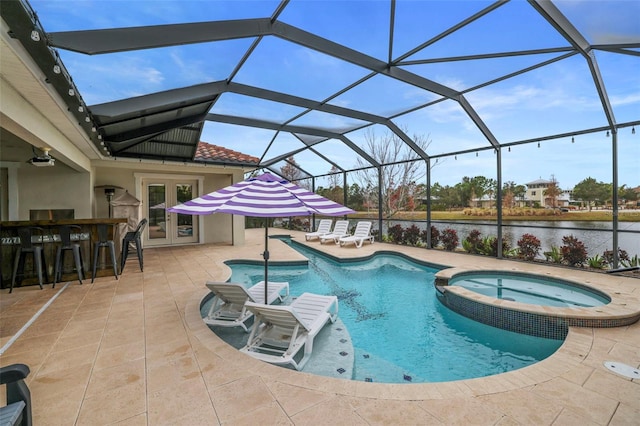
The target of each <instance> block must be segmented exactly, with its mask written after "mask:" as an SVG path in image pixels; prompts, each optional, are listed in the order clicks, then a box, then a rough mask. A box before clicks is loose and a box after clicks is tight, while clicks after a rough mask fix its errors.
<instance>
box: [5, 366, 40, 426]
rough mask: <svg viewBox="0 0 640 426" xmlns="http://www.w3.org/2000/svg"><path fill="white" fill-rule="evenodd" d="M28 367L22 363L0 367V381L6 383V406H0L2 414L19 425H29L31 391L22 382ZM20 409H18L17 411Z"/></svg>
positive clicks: (27, 372) (31, 416)
mask: <svg viewBox="0 0 640 426" xmlns="http://www.w3.org/2000/svg"><path fill="white" fill-rule="evenodd" d="M29 373H30V371H29V367H28V366H26V365H24V364H12V365H8V366H6V367H1V368H0V383H1V384H3V385H6V389H5V390H6V394H7V395H6V402H7V406H6V407H2V408H0V410H2V411H3V414H6V415H7V416H9V417H8V419H11V420H12V421H13V422H15V421H18V424H20V425H21V426H31V425H32V424H33V415H32V414H31V392H30V391H29V387H28V386H27V384H26V383H25V382H24V379H26V378H27V376H28V375H29ZM18 410H20V411H18Z"/></svg>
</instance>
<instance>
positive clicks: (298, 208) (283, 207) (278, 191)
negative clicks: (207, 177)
mask: <svg viewBox="0 0 640 426" xmlns="http://www.w3.org/2000/svg"><path fill="white" fill-rule="evenodd" d="M167 210H168V211H169V212H171V213H183V214H212V213H229V214H237V215H241V216H254V217H264V218H265V221H264V246H265V250H264V253H263V257H264V282H265V286H264V292H265V303H266V300H267V294H268V291H267V277H268V269H269V268H268V265H269V231H268V224H267V219H266V218H269V217H290V216H309V215H312V214H319V215H323V216H344V215H347V214H351V213H355V211H354V210H352V209H350V208H348V207H345V206H343V205H341V204H338V203H336V202H334V201H331V200H329V199H327V198H324V197H322V196H320V195H318V194H315V193H313V192H311V191H308V190H306V189H304V188H301V187H299V186H297V185H294V184H293V183H291V182H288V181H286V180H284V179H281V178H279V177H277V176H274V175H272V174H271V173H264V174H262V175H260V176H257V177H254V178H250V179H247V180H244V181H242V182H238V183H236V184H234V185H231V186H227V187H226V188H222V189H219V190H217V191H214V192H211V193H209V194H206V195H203V196H202V197H198V198H194V199H193V200H191V201H187V202H185V203H183V204H179V205H177V206H174V207H171V208H169V209H167Z"/></svg>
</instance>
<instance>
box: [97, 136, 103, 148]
mask: <svg viewBox="0 0 640 426" xmlns="http://www.w3.org/2000/svg"><path fill="white" fill-rule="evenodd" d="M98 139H102V138H98ZM100 145H102V146H104V142H100Z"/></svg>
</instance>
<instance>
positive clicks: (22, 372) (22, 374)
mask: <svg viewBox="0 0 640 426" xmlns="http://www.w3.org/2000/svg"><path fill="white" fill-rule="evenodd" d="M29 373H30V371H29V367H27V366H26V365H24V364H12V365H8V366H6V367H0V385H6V384H7V383H15V382H17V381H18V380H24V379H26V378H27V376H28V375H29Z"/></svg>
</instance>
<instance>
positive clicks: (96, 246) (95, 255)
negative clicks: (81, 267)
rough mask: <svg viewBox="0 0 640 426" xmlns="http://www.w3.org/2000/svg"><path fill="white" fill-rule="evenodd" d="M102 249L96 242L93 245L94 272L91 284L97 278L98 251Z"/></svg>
mask: <svg viewBox="0 0 640 426" xmlns="http://www.w3.org/2000/svg"><path fill="white" fill-rule="evenodd" d="M99 251H100V244H98V243H96V244H95V246H94V247H93V268H92V269H93V272H92V274H91V284H93V280H95V279H96V270H97V269H98V252H99Z"/></svg>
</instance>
